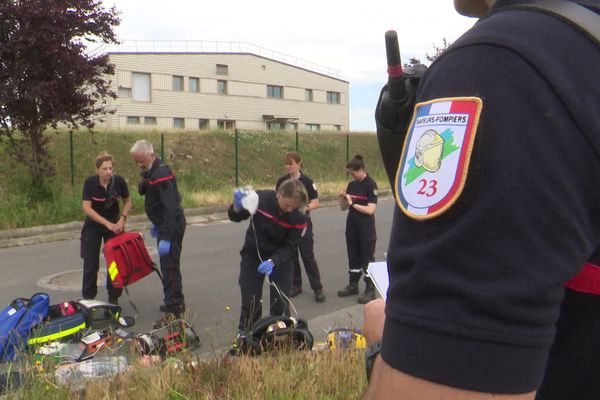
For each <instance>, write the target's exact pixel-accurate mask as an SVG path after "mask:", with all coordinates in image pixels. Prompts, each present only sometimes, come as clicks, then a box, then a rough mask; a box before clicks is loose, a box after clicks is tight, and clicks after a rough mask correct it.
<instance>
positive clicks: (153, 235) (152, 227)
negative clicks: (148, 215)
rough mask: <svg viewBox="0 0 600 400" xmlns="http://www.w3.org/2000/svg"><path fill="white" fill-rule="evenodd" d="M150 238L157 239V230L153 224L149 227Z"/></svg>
mask: <svg viewBox="0 0 600 400" xmlns="http://www.w3.org/2000/svg"><path fill="white" fill-rule="evenodd" d="M150 236H152V237H153V238H154V239H156V238H157V237H158V228H157V227H156V225H154V224H152V226H151V227H150Z"/></svg>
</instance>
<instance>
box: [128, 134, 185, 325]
mask: <svg viewBox="0 0 600 400" xmlns="http://www.w3.org/2000/svg"><path fill="white" fill-rule="evenodd" d="M129 153H130V154H131V156H132V157H133V159H134V160H135V162H136V164H137V165H138V167H140V169H141V170H142V173H141V176H142V181H141V182H140V186H139V191H140V194H141V195H142V196H144V208H145V211H146V215H147V216H148V219H150V221H151V222H152V224H153V226H152V228H151V231H150V233H151V234H152V237H155V238H156V240H157V243H158V255H159V257H160V270H161V273H162V276H163V292H164V302H163V304H162V305H161V306H160V311H161V312H164V313H167V314H168V313H171V314H174V315H175V316H177V317H179V316H180V315H181V314H183V313H184V312H185V301H184V296H183V289H182V281H181V266H180V258H181V248H182V242H183V235H184V233H185V226H186V220H185V216H184V214H183V208H182V207H181V195H180V194H179V190H178V189H177V181H176V179H175V173H174V172H173V171H172V170H171V168H170V167H169V166H168V165H166V164H165V163H164V162H163V161H162V160H161V159H160V158H158V157H157V156H156V154H154V148H153V146H152V144H151V143H150V142H148V141H146V140H138V141H137V142H135V143H134V145H133V146H132V147H131V149H130V150H129Z"/></svg>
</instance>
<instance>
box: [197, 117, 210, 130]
mask: <svg viewBox="0 0 600 400" xmlns="http://www.w3.org/2000/svg"><path fill="white" fill-rule="evenodd" d="M198 129H208V120H207V119H202V118H200V120H199V121H198Z"/></svg>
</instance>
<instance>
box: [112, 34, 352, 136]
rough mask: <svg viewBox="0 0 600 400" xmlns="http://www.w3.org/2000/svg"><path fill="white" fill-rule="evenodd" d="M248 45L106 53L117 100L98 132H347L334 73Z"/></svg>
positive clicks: (343, 96) (343, 85)
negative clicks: (103, 130)
mask: <svg viewBox="0 0 600 400" xmlns="http://www.w3.org/2000/svg"><path fill="white" fill-rule="evenodd" d="M195 44H197V43H195ZM248 46H250V47H249V48H246V47H234V48H233V50H234V51H231V50H232V47H231V46H229V47H227V50H229V51H222V49H217V50H218V51H190V47H191V46H188V45H187V42H186V46H185V48H184V49H183V50H184V51H181V49H180V48H178V49H175V50H176V51H169V50H172V49H170V48H169V49H166V50H168V51H164V49H162V48H159V50H158V51H156V48H155V45H154V44H153V48H152V49H151V50H153V51H147V49H146V48H143V47H142V48H141V49H140V48H136V49H135V50H136V51H123V49H122V48H119V51H108V52H107V54H108V55H109V57H110V62H111V63H113V64H114V65H115V70H116V72H115V76H114V77H112V86H113V89H114V90H115V92H116V93H117V95H118V98H117V99H116V100H114V108H115V110H116V112H115V113H114V114H111V115H108V116H107V117H106V120H105V122H104V123H103V124H102V125H101V126H105V127H106V128H108V129H160V130H167V129H184V130H198V129H236V128H237V129H247V130H272V129H289V130H299V131H347V130H349V106H348V90H349V84H348V82H347V81H344V80H342V79H339V78H338V77H337V75H338V73H337V72H335V71H331V70H327V69H325V70H324V71H325V72H323V68H321V66H318V65H317V67H318V68H315V67H314V66H315V65H316V64H308V65H307V66H304V65H302V63H301V62H299V59H295V58H290V57H289V56H286V57H287V58H286V57H284V58H283V59H282V60H280V59H281V58H282V57H281V53H275V52H270V53H267V54H268V55H271V56H273V57H267V56H265V55H264V53H265V50H266V49H264V48H260V47H256V46H252V45H248ZM203 47H205V46H203ZM257 49H258V51H256V50H257ZM192 50H195V49H192ZM211 50H215V49H211ZM238 50H239V51H238ZM278 58H279V59H278Z"/></svg>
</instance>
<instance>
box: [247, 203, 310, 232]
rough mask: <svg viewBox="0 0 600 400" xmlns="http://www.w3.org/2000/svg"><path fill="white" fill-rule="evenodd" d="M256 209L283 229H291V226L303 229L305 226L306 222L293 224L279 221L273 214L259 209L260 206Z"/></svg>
mask: <svg viewBox="0 0 600 400" xmlns="http://www.w3.org/2000/svg"><path fill="white" fill-rule="evenodd" d="M256 211H258V212H259V213H260V214H262V215H263V216H264V217H266V218H267V219H270V220H271V221H273V222H275V223H276V224H277V225H279V226H281V227H283V228H285V229H292V228H296V229H304V228H306V225H307V224H306V222H305V223H303V224H295V225H292V224H290V223H289V222H285V221H281V220H279V219H277V217H275V216H274V215H271V214H269V213H268V212H266V211H264V210H261V209H260V208H259V209H257V210H256Z"/></svg>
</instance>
